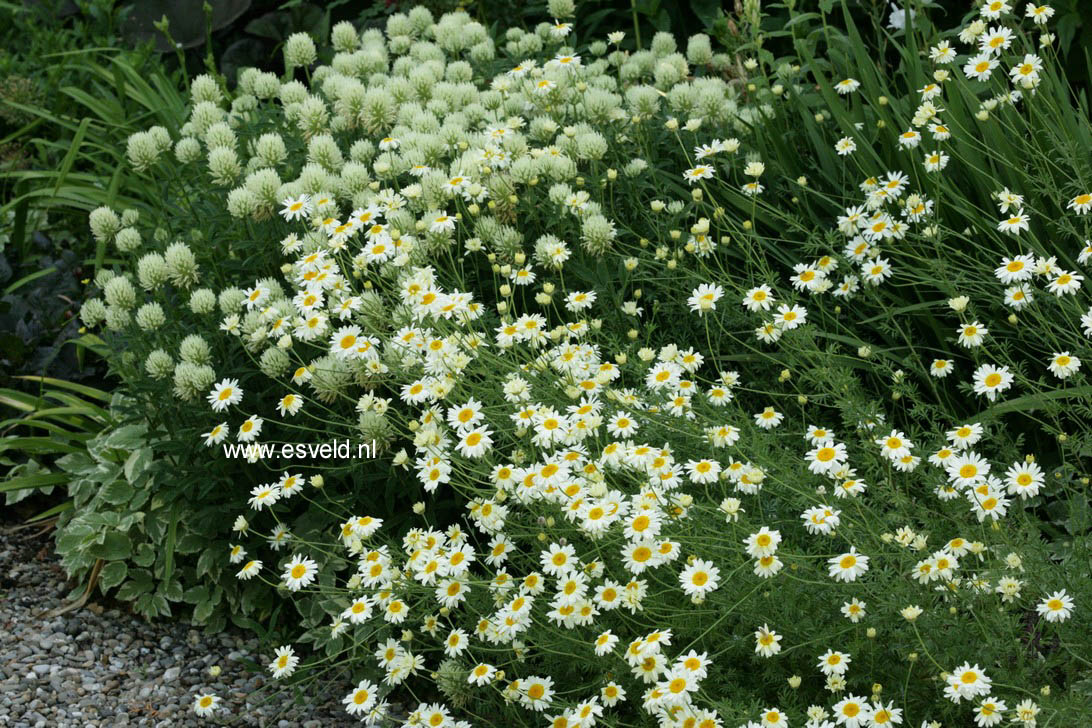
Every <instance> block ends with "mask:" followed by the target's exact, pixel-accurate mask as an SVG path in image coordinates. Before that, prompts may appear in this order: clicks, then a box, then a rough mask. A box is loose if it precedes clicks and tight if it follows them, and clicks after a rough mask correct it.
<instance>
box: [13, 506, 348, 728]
mask: <svg viewBox="0 0 1092 728" xmlns="http://www.w3.org/2000/svg"><path fill="white" fill-rule="evenodd" d="M50 538H51V534H45V535H40V534H36V533H35V532H34V530H33V529H22V530H13V529H12V528H11V527H10V526H8V525H6V524H0V575H3V580H2V583H0V635H3V637H2V639H0V726H4V727H5V728H7V727H8V726H12V727H13V728H114V726H132V727H134V728H135V727H137V726H147V727H148V728H191V727H193V728H196V727H197V726H211V725H232V726H259V727H260V728H274V727H276V728H322V727H323V726H333V727H337V726H353V725H360V722H359V721H357V720H354V719H352V718H351V717H350V716H349V715H347V714H346V713H345V712H344V709H343V707H342V706H341V697H342V696H344V695H345V694H347V693H349V692H350V691H351V690H352V687H353V685H354V684H355V681H353V682H350V680H349V678H350V675H348V674H343V675H340V676H331V675H324V676H323V679H322V680H321V681H320V684H321V694H320V695H313V694H312V695H305V696H304V699H303V700H302V701H299V702H297V701H296V699H295V695H294V694H293V692H292V691H291V690H279V689H278V688H279V687H280V686H279V685H277V684H275V683H274V682H273V681H272V680H269V679H268V674H265V673H253V672H250V671H249V670H248V669H247V667H246V665H245V664H244V661H246V662H255V663H257V664H259V665H262V664H265V663H266V662H268V661H269V659H271V657H272V654H273V648H272V647H270V646H265V647H263V646H262V645H261V644H260V643H259V641H258V640H257V639H256V638H255V637H254V636H253V635H250V634H247V633H244V632H241V631H238V630H235V629H234V628H232V629H228V630H225V631H223V632H221V633H219V634H206V633H204V632H202V631H201V630H200V629H199V628H198V629H195V628H192V627H190V626H188V625H186V624H183V623H180V622H168V621H159V622H155V623H151V622H147V621H144V620H143V619H140V618H139V617H137V616H135V615H132V614H130V613H129V612H128V611H127V607H126V606H125V605H118V604H116V603H110V600H106V602H107V604H106V605H105V606H104V605H102V604H98V603H95V602H90V603H88V604H86V605H84V606H83V607H82V608H81V609H78V610H75V611H72V612H68V613H66V614H63V615H60V616H57V617H52V618H49V619H48V620H47V619H44V618H41V617H38V616H37V615H39V614H41V613H43V612H46V611H48V610H51V609H54V608H56V607H59V606H62V605H63V604H65V603H66V600H67V598H68V596H69V594H70V593H71V592H72V588H73V587H74V586H75V585H74V584H70V583H67V579H66V577H65V573H64V570H63V569H62V568H61V567H60V565H59V563H58V560H57V557H56V556H54V555H52V545H53V544H52V542H51V540H50ZM96 596H98V594H97V593H96ZM213 665H218V666H219V667H220V668H221V672H220V674H219V675H218V676H217V677H215V678H214V677H212V676H211V675H210V674H209V668H210V667H212V666H213ZM316 689H317V687H316ZM206 691H208V692H212V693H215V694H216V695H218V696H220V700H221V702H220V705H221V706H222V708H223V709H222V710H221V711H220V713H219V714H218V715H217V716H216V717H215V718H214V719H208V718H198V717H197V716H196V715H195V714H194V712H193V702H194V698H195V696H196V695H198V694H200V693H203V692H206Z"/></svg>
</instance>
